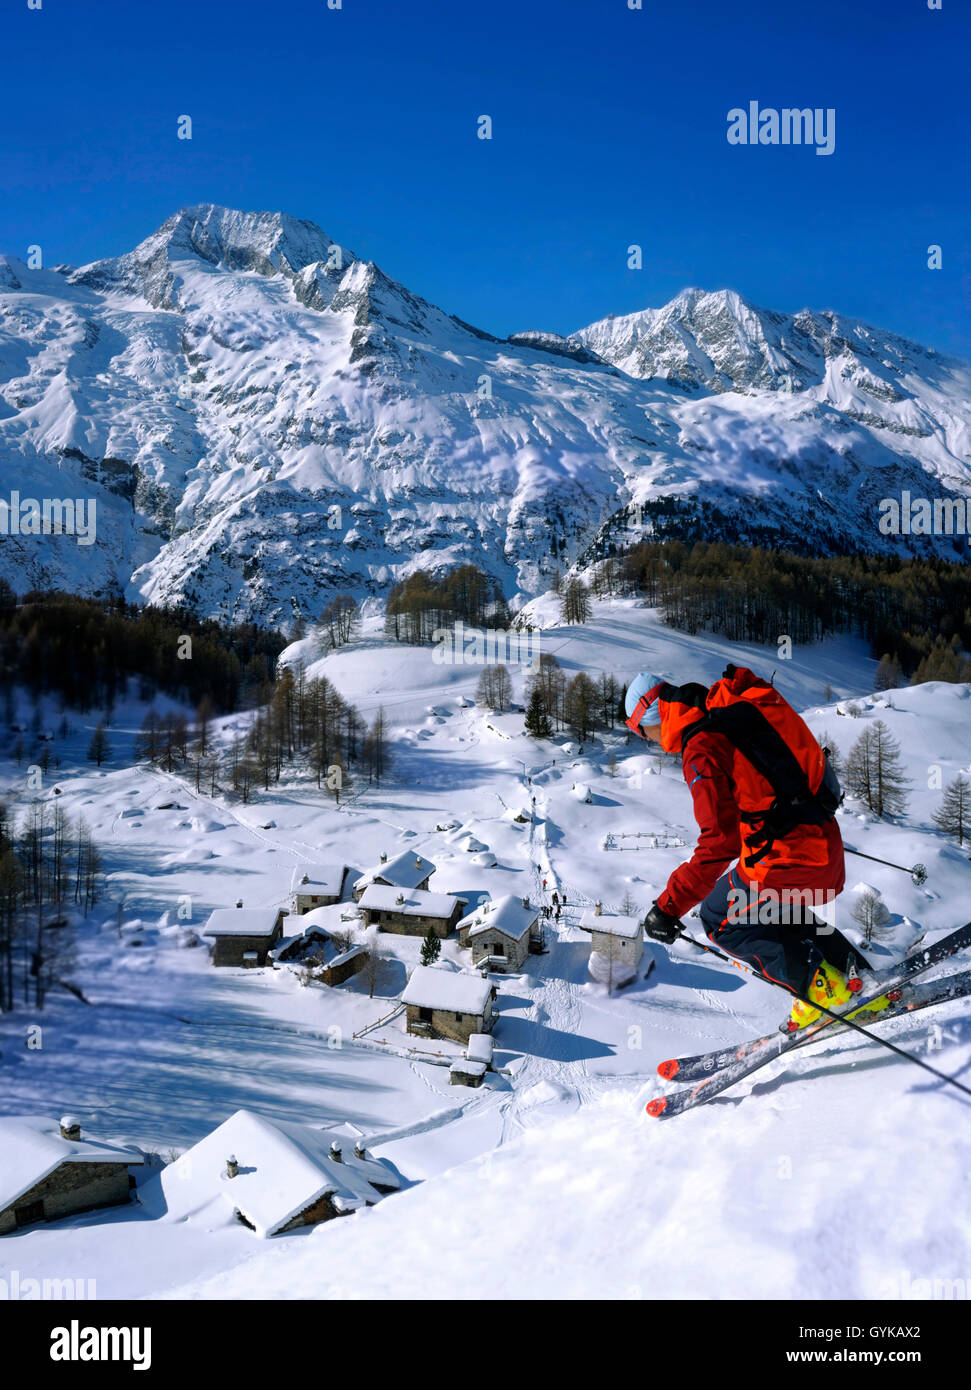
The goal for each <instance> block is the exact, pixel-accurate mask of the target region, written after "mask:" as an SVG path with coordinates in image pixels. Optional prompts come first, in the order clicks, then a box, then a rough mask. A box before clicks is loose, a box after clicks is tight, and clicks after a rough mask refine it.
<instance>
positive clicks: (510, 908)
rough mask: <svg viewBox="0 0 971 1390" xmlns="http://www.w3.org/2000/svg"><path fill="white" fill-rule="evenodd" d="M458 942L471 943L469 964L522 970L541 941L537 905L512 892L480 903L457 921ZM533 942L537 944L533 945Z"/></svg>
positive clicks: (462, 944) (465, 944) (498, 969)
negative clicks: (532, 950)
mask: <svg viewBox="0 0 971 1390" xmlns="http://www.w3.org/2000/svg"><path fill="white" fill-rule="evenodd" d="M458 929H459V944H460V945H461V946H471V948H472V963H473V965H479V966H482V967H484V968H485V969H487V970H492V971H496V972H498V973H499V974H503V973H508V972H510V971H516V970H521V969H522V967H523V965H524V963H525V961H526V957H527V956H528V955H529V953H530V949H531V948H532V949H536V948H537V947H538V946H539V945H541V944H542V936H541V932H540V926H539V908H536V907H530V905H529V899H528V898H516V897H513V896H512V895H511V894H508V893H507V894H506V895H505V896H504V897H501V898H495V899H490V901H488V902H485V903H480V904H479V906H478V907H477V908H475V910H474V911H472V912H469V913H467V914H466V916H465V917H463V918H462V919H461V921H460V922H459V924H458ZM533 943H536V945H535V946H534V944H533Z"/></svg>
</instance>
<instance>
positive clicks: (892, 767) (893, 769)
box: [844, 719, 910, 816]
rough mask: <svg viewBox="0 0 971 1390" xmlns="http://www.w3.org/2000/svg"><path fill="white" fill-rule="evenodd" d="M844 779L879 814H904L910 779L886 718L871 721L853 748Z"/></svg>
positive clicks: (848, 787)
mask: <svg viewBox="0 0 971 1390" xmlns="http://www.w3.org/2000/svg"><path fill="white" fill-rule="evenodd" d="M844 781H845V783H846V788H847V791H849V792H850V793H851V794H852V795H853V796H855V797H858V798H859V799H860V801H862V802H864V804H865V805H866V806H868V807H869V808H870V810H871V811H873V813H874V814H875V815H877V816H902V815H903V814H904V812H905V811H906V809H907V788H908V787H909V786H910V782H909V781H908V780H907V778H906V777H905V776H904V775H903V769H902V764H901V761H900V744H899V743H898V742H897V740H896V739H895V738H894V737H893V736H892V734H891V733H890V730H889V729H888V728H887V726H886V724H884V722H883V720H882V719H878V720H877V721H876V722H875V723H874V724H871V725H870V727H869V728H868V729H864V731H863V733H862V734H861V735H860V737H859V738H858V739H857V741H856V742H855V743H854V745H853V747H852V748H851V749H850V753H849V757H848V758H847V760H846V770H845V773H844Z"/></svg>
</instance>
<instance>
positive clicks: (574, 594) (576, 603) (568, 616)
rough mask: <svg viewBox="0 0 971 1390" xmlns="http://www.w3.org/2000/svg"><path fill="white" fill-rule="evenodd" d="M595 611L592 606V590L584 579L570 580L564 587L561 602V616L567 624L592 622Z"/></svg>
mask: <svg viewBox="0 0 971 1390" xmlns="http://www.w3.org/2000/svg"><path fill="white" fill-rule="evenodd" d="M592 611H593V609H592V607H591V604H590V590H589V589H588V588H587V586H586V584H584V582H583V580H582V579H576V578H573V579H568V580H567V581H566V583H565V584H564V585H563V595H562V599H561V602H560V616H561V618H562V619H563V621H564V622H565V623H586V622H589V621H590V616H591V613H592Z"/></svg>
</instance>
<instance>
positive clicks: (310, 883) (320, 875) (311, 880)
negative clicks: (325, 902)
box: [293, 864, 347, 898]
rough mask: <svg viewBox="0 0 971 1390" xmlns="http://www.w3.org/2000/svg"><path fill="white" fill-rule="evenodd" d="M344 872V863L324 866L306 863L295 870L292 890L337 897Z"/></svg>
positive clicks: (345, 868) (345, 870) (345, 866)
mask: <svg viewBox="0 0 971 1390" xmlns="http://www.w3.org/2000/svg"><path fill="white" fill-rule="evenodd" d="M346 873H347V865H346V864H331V865H328V866H326V867H321V865H319V864H307V865H305V866H304V868H303V869H302V870H300V869H298V870H297V878H296V882H295V883H294V885H293V891H294V892H295V893H303V894H308V893H309V894H311V895H312V894H314V893H316V894H317V896H318V897H328V898H330V897H337V896H338V895H339V894H340V891H341V888H342V887H343V884H344V875H345V874H346ZM304 880H306V882H305V881H304Z"/></svg>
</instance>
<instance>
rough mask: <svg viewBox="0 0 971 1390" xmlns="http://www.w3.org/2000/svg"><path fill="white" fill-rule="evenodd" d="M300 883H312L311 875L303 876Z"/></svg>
mask: <svg viewBox="0 0 971 1390" xmlns="http://www.w3.org/2000/svg"><path fill="white" fill-rule="evenodd" d="M300 882H301V883H309V882H310V875H309V874H304V876H303V878H302V879H301V880H300Z"/></svg>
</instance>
